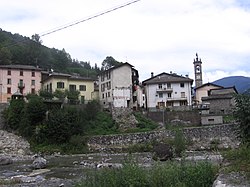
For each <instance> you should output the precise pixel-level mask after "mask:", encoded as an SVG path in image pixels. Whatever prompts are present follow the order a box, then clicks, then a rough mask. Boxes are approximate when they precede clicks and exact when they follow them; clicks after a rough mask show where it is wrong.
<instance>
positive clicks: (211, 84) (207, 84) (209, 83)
mask: <svg viewBox="0 0 250 187" xmlns="http://www.w3.org/2000/svg"><path fill="white" fill-rule="evenodd" d="M205 86H215V87H218V88H223V86H219V85H217V84H214V83H211V82H208V83H206V84H202V85H201V86H198V87H196V88H195V90H197V89H199V88H203V87H205Z"/></svg>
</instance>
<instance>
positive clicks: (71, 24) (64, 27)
mask: <svg viewBox="0 0 250 187" xmlns="http://www.w3.org/2000/svg"><path fill="white" fill-rule="evenodd" d="M139 1H141V0H134V1H130V2H127V3H125V4H123V5H119V6H116V7H114V8H111V9H108V10H106V11H103V12H100V13H97V14H95V15H93V16H90V17H87V18H85V19H83V20H80V21H76V22H73V23H70V24H68V25H65V26H61V27H59V28H55V29H53V30H51V31H48V32H45V33H44V34H42V33H41V34H39V36H40V37H42V36H46V35H49V34H52V33H55V32H58V31H61V30H63V29H66V28H68V27H72V26H75V25H77V24H80V23H83V22H86V21H89V20H91V19H94V18H97V17H100V16H103V15H105V14H108V13H110V12H113V11H115V10H118V9H121V8H124V7H126V6H129V5H131V4H134V3H137V2H139Z"/></svg>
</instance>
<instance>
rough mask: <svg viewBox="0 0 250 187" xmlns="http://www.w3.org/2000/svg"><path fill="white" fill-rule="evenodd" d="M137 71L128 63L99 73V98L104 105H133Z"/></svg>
mask: <svg viewBox="0 0 250 187" xmlns="http://www.w3.org/2000/svg"><path fill="white" fill-rule="evenodd" d="M137 84H138V71H137V70H135V69H134V68H133V66H132V65H131V64H129V63H127V62H126V63H122V64H120V65H118V66H115V67H112V68H110V69H108V70H105V71H104V72H102V73H101V74H100V75H99V98H100V102H101V104H102V105H103V106H104V107H109V106H112V107H131V108H132V107H133V104H134V103H135V100H137V99H135V98H133V94H134V92H135V89H134V88H135V86H136V85H137Z"/></svg>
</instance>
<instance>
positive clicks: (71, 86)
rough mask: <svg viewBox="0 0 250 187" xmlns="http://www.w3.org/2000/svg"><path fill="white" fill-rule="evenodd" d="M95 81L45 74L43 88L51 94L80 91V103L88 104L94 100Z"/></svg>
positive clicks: (57, 74)
mask: <svg viewBox="0 0 250 187" xmlns="http://www.w3.org/2000/svg"><path fill="white" fill-rule="evenodd" d="M94 81H95V80H94V79H92V78H89V77H81V76H78V75H70V74H63V73H56V72H43V80H42V88H43V89H44V90H47V91H49V92H51V93H53V92H55V91H56V90H57V89H59V90H64V91H65V90H69V91H79V92H80V95H79V101H80V103H87V102H88V101H90V100H93V99H97V98H94V96H95V95H96V94H94V92H95V90H94Z"/></svg>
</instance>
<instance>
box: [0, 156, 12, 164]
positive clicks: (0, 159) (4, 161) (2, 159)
mask: <svg viewBox="0 0 250 187" xmlns="http://www.w3.org/2000/svg"><path fill="white" fill-rule="evenodd" d="M12 163H13V160H12V159H11V158H9V157H6V156H0V166H2V165H9V164H12Z"/></svg>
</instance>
